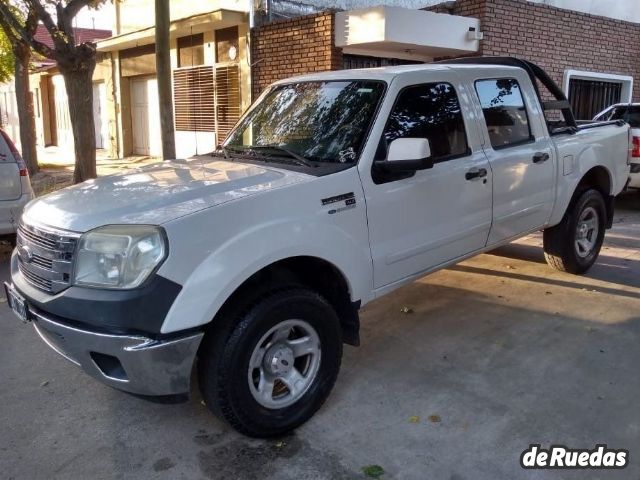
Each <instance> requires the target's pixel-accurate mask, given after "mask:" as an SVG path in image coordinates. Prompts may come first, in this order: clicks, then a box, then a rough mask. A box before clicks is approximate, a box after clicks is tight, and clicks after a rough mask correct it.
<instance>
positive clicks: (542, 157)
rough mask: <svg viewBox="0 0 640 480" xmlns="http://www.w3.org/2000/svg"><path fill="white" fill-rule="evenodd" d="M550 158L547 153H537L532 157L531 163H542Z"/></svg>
mask: <svg viewBox="0 0 640 480" xmlns="http://www.w3.org/2000/svg"><path fill="white" fill-rule="evenodd" d="M549 158H551V157H550V156H549V154H548V153H547V152H538V153H536V154H535V155H534V156H533V163H544V162H546V161H547V160H549Z"/></svg>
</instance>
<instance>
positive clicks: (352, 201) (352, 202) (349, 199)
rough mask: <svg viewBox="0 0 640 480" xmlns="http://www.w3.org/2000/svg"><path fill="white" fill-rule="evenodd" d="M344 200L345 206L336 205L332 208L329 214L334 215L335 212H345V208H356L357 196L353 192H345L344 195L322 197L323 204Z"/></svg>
mask: <svg viewBox="0 0 640 480" xmlns="http://www.w3.org/2000/svg"><path fill="white" fill-rule="evenodd" d="M341 202H344V205H343V206H340V205H336V208H332V209H331V210H329V212H327V213H329V215H333V214H334V213H339V212H344V211H345V210H350V209H352V208H356V196H355V194H354V193H353V192H349V193H343V194H342V195H336V196H335V197H328V198H323V199H322V205H323V206H325V205H331V204H334V203H337V204H339V203H341Z"/></svg>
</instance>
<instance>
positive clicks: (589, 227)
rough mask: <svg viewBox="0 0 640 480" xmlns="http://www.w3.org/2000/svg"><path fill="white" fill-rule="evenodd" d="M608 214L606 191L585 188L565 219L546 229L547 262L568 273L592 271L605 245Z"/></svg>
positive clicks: (545, 248) (545, 250) (545, 249)
mask: <svg viewBox="0 0 640 480" xmlns="http://www.w3.org/2000/svg"><path fill="white" fill-rule="evenodd" d="M606 215H607V211H606V206H605V203H604V199H603V198H602V194H601V193H600V192H598V191H597V190H594V189H590V190H586V191H585V192H583V193H582V194H581V195H580V196H579V197H578V199H577V201H575V202H574V203H573V204H572V205H571V206H570V207H569V210H568V211H567V213H565V216H564V218H563V219H562V222H560V223H559V224H558V225H556V226H555V227H551V228H548V229H546V230H545V231H544V252H545V258H546V259H547V263H548V264H549V265H551V266H552V267H554V268H556V269H558V270H560V271H563V272H568V273H575V274H582V273H585V272H586V271H588V270H589V269H590V268H591V267H592V266H593V264H594V263H595V262H596V260H597V259H598V255H599V254H600V249H601V248H602V242H603V241H604V233H605V225H606Z"/></svg>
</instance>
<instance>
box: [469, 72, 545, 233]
mask: <svg viewBox="0 0 640 480" xmlns="http://www.w3.org/2000/svg"><path fill="white" fill-rule="evenodd" d="M492 73H494V72H492ZM495 73H498V75H495V76H491V77H487V76H482V75H481V74H478V73H476V74H475V75H476V76H474V78H473V85H472V87H473V89H474V98H475V99H476V100H477V101H479V103H480V106H481V108H482V114H483V119H484V121H482V120H481V124H482V126H483V128H482V131H483V135H484V151H485V153H486V155H487V158H488V159H489V163H490V164H491V170H492V172H493V225H492V227H491V233H490V234H489V241H488V242H487V243H488V245H491V244H496V243H500V242H503V241H506V240H509V239H511V238H514V237H517V236H519V235H521V234H523V233H527V232H530V231H533V230H536V229H538V228H541V227H543V226H544V225H545V224H546V223H547V221H548V220H549V217H550V215H551V210H552V208H553V204H554V199H555V184H556V162H557V159H556V153H555V149H554V148H553V145H552V143H551V140H550V138H549V136H548V132H547V129H546V126H545V124H544V121H543V115H542V111H541V107H540V104H539V101H538V98H537V96H536V94H535V92H534V90H533V87H532V85H531V81H530V80H529V78H528V76H527V74H526V73H525V72H524V71H523V70H516V69H508V70H505V71H504V72H502V71H500V70H498V71H497V72H495Z"/></svg>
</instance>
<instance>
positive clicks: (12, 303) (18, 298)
mask: <svg viewBox="0 0 640 480" xmlns="http://www.w3.org/2000/svg"><path fill="white" fill-rule="evenodd" d="M4 291H5V294H6V295H7V303H8V304H9V307H10V308H11V310H13V313H15V315H16V316H17V317H18V318H19V319H20V320H21V321H22V322H24V323H27V322H28V321H29V307H28V306H27V302H26V301H25V299H24V297H23V296H22V295H20V294H19V293H18V292H16V290H15V289H14V288H13V287H12V286H11V285H9V284H8V283H5V284H4Z"/></svg>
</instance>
